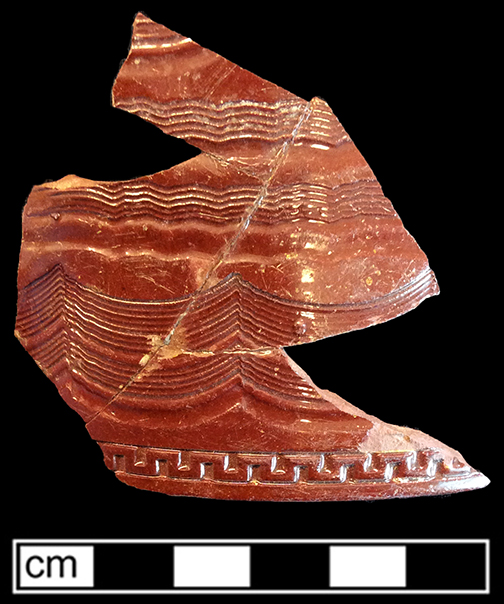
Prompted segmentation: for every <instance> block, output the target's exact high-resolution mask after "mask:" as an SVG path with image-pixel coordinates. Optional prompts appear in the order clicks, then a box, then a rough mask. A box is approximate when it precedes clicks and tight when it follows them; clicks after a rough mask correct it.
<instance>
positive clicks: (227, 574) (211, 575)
mask: <svg viewBox="0 0 504 604" xmlns="http://www.w3.org/2000/svg"><path fill="white" fill-rule="evenodd" d="M173 566H174V569H173V581H174V587H250V547H249V546H242V545H240V546H234V545H233V546H229V545H225V546H222V545H201V546H198V545H176V546H175V547H174V552H173Z"/></svg>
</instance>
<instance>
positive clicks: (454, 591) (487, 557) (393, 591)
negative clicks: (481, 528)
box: [12, 539, 490, 595]
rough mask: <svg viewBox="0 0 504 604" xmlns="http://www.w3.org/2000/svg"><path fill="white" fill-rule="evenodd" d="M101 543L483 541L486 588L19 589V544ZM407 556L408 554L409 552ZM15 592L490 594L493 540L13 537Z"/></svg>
mask: <svg viewBox="0 0 504 604" xmlns="http://www.w3.org/2000/svg"><path fill="white" fill-rule="evenodd" d="M101 543H156V544H160V543H165V544H171V545H184V544H195V545H205V544H223V545H237V544H245V545H254V544H256V543H292V544H299V543H307V544H308V543H321V544H327V545H340V544H345V543H347V544H350V543H351V544H366V545H371V544H393V543H395V544H401V545H408V544H409V543H460V544H462V543H483V544H485V589H451V590H448V589H443V590H428V589H425V590H424V589H421V590H419V589H416V590H415V589H408V588H404V589H402V588H397V589H359V588H356V589H339V588H337V587H333V588H330V589H252V588H249V587H244V588H240V589H234V588H228V589H219V588H216V589H212V588H210V589H207V588H198V589H190V588H189V589H186V588H181V587H178V588H172V589H162V590H160V589H152V590H140V589H139V590H134V589H124V590H122V589H106V590H99V589H94V588H92V587H90V588H87V589H79V588H76V589H64V588H62V589H50V588H45V589H18V588H17V563H18V560H17V546H18V545H25V544H26V545H28V544H34V545H35V544H40V545H50V544H54V545H69V544H75V545H95V544H101ZM406 555H407V554H406ZM12 593H13V594H34V595H35V594H88V595H98V594H99V595H109V594H110V595H114V594H142V595H150V594H153V595H154V594H171V595H173V594H178V595H184V594H188V595H189V594H192V595H195V594H201V595H204V594H314V595H316V594H332V595H338V594H351V595H353V594H356V595H357V594H384V595H395V594H401V595H411V594H425V595H433V594H439V595H451V594H490V539H13V541H12Z"/></svg>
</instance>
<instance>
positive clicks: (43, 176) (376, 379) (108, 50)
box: [2, 2, 502, 572]
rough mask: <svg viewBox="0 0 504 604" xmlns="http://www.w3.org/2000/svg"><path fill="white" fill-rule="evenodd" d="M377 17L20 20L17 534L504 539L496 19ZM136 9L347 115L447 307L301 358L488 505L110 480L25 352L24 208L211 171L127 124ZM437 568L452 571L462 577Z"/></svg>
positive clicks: (8, 468)
mask: <svg viewBox="0 0 504 604" xmlns="http://www.w3.org/2000/svg"><path fill="white" fill-rule="evenodd" d="M381 4H382V3H373V6H376V7H377V8H375V9H374V10H373V11H371V12H368V11H367V10H365V9H364V8H363V7H362V5H361V4H357V3H356V4H355V5H354V7H353V8H352V7H348V6H346V5H345V6H343V5H341V6H340V5H339V3H332V2H331V3H317V4H316V3H312V6H310V5H303V6H301V5H297V4H296V5H294V4H291V3H285V4H284V3H277V2H269V3H264V4H261V5H258V6H257V7H255V8H254V6H255V5H253V4H243V3H238V2H235V3H232V4H228V5H226V4H224V3H219V4H214V3H205V4H204V8H198V7H197V6H196V5H195V4H194V3H184V2H177V3H173V2H159V3H152V2H138V3H137V4H135V5H131V3H128V2H123V3H121V4H119V5H118V6H117V7H114V9H113V10H112V7H111V6H110V5H109V4H107V5H106V6H103V7H102V8H101V9H100V8H96V9H94V8H92V7H91V6H90V5H88V4H87V5H86V8H80V7H79V5H76V6H74V7H72V8H70V5H67V6H69V8H66V9H65V8H62V9H58V10H57V9H55V8H48V9H46V10H43V9H40V10H39V11H34V10H32V9H27V8H25V10H24V12H23V10H21V9H22V6H21V5H19V7H18V9H17V12H16V13H11V14H9V13H7V14H5V15H4V37H3V47H4V53H3V63H4V64H3V72H4V75H3V80H4V82H3V84H4V91H5V92H4V98H3V105H4V112H3V115H4V131H5V133H6V138H5V139H4V141H6V147H7V151H8V160H7V164H6V166H7V168H8V170H7V171H6V173H4V180H5V181H7V184H6V186H5V187H4V189H3V190H4V195H5V197H4V199H3V200H2V201H3V203H2V215H3V218H4V224H3V227H4V228H3V234H4V237H3V239H4V242H5V243H6V244H8V248H7V251H6V252H4V254H5V255H4V266H3V268H4V279H5V281H4V296H6V297H7V298H8V300H9V303H10V304H9V306H8V309H9V310H8V313H7V314H4V315H3V321H2V323H3V324H4V326H6V327H7V332H8V333H7V335H6V336H5V338H4V339H3V343H4V363H3V365H4V374H3V376H4V380H5V382H4V383H5V384H7V383H11V384H13V386H12V390H10V393H9V387H8V386H4V396H3V402H4V406H5V408H6V414H5V416H4V417H5V418H6V419H5V420H4V423H3V436H4V439H6V442H7V443H9V445H8V446H6V448H4V450H3V452H4V455H3V461H4V466H3V467H4V470H3V477H4V497H5V498H6V499H7V500H8V506H9V508H10V516H9V519H11V520H12V522H11V521H10V520H9V522H8V524H9V529H10V533H11V534H10V536H11V537H18V538H46V539H47V538H53V539H55V538H67V537H68V538H89V539H91V538H133V537H144V538H147V537H148V538H156V537H158V538H234V537H235V538H246V539H249V538H250V539H252V538H275V537H278V538H292V539H299V538H325V539H341V538H346V539H352V538H356V539H357V538H359V539H363V538H400V539H403V538H492V537H495V536H496V534H497V524H496V522H497V517H496V514H495V513H494V509H495V508H494V507H493V506H494V504H493V503H492V502H493V501H496V500H497V497H498V495H497V493H496V491H495V489H496V484H497V483H498V481H499V475H498V464H497V463H496V461H497V458H498V456H499V455H500V444H499V439H498V423H497V415H496V414H497V412H498V409H499V407H500V404H501V401H502V394H501V389H499V386H498V384H499V382H500V379H501V376H500V375H499V374H498V365H497V363H498V361H499V356H498V355H501V346H500V345H499V339H500V324H499V319H498V316H499V314H500V308H499V304H498V302H497V301H496V300H498V297H499V296H498V291H499V282H500V281H501V280H502V268H501V267H500V266H499V264H500V262H499V261H498V257H496V256H495V255H494V253H493V252H492V251H491V249H490V242H491V241H495V236H494V235H493V234H492V232H493V230H494V227H497V229H496V231H497V233H496V236H497V237H498V223H499V220H500V218H499V217H498V215H497V209H496V207H497V205H498V204H500V203H501V202H499V201H498V195H497V192H496V189H495V187H496V182H497V181H498V180H499V175H498V172H497V168H496V166H495V163H496V162H494V158H495V154H494V152H493V151H492V150H491V149H492V147H491V144H492V139H493V137H494V136H495V129H496V124H495V122H496V121H497V120H496V118H495V117H493V115H494V114H493V113H492V107H491V105H490V99H491V97H492V96H493V94H494V91H493V88H492V80H491V78H490V77H489V74H491V73H492V72H491V68H492V61H494V60H495V57H494V55H493V54H492V51H491V48H490V46H488V45H487V43H489V42H491V39H490V38H491V35H490V34H489V33H488V35H487V34H486V33H485V32H486V31H487V30H486V27H487V25H489V24H490V23H491V22H492V20H493V19H495V15H494V16H492V15H491V14H489V15H486V16H483V15H481V14H474V13H467V14H466V13H464V12H463V9H462V8H461V7H460V6H461V5H459V7H458V9H457V13H456V14H455V13H451V12H448V11H446V12H444V13H443V12H442V11H440V10H439V9H433V8H429V7H426V6H425V5H416V4H414V3H408V4H404V3H401V4H398V5H397V6H402V7H403V8H402V9H400V10H396V11H386V10H385V9H383V8H378V7H380V5H381ZM23 6H24V5H23ZM280 7H282V8H280ZM296 7H297V8H296ZM404 7H407V8H404ZM139 10H141V11H143V12H145V13H146V14H147V15H148V16H149V17H150V18H151V19H153V20H155V21H158V22H160V23H162V24H164V25H166V26H167V27H169V28H170V29H173V30H175V31H177V32H179V33H181V34H184V35H187V36H189V37H191V38H193V39H194V40H195V41H196V42H198V43H199V44H201V45H202V46H206V47H207V48H210V49H211V50H213V51H215V52H218V53H219V54H221V55H223V56H224V57H226V58H227V59H229V60H231V61H233V62H235V63H237V64H238V65H240V66H242V67H244V68H246V69H249V70H250V71H252V72H254V73H256V74H258V75H259V76H261V77H263V78H265V79H267V80H270V81H272V82H274V83H276V84H278V85H280V86H282V87H283V88H286V89H287V90H289V91H291V92H293V93H295V94H296V95H298V96H300V97H302V98H305V99H307V100H309V99H310V98H311V97H313V96H320V97H322V98H324V99H325V100H326V101H327V102H328V103H329V105H330V106H331V107H332V109H333V111H334V112H335V114H336V115H337V116H338V118H339V119H340V121H341V122H342V124H343V126H344V127H345V129H346V130H347V132H348V133H349V135H350V136H351V138H352V139H353V140H354V142H355V144H356V145H357V147H358V149H359V150H360V151H361V153H362V154H363V155H364V157H365V158H366V160H367V161H368V163H369V164H370V166H371V168H372V170H373V171H374V173H375V175H376V176H377V178H378V180H379V181H380V183H381V185H382V187H383V189H384V192H385V195H386V196H387V197H389V198H390V199H391V201H392V203H393V204H394V207H395V209H396V210H397V212H398V213H399V215H400V216H401V218H402V220H403V222H404V224H405V226H406V228H407V229H408V230H409V231H410V232H411V233H412V235H413V236H414V237H415V239H416V240H417V242H418V243H419V245H420V246H421V248H422V249H423V250H424V251H425V252H426V254H427V256H428V257H429V260H430V265H431V267H432V268H433V270H434V272H435V273H436V276H437V278H438V281H439V284H440V289H441V294H440V296H437V297H434V298H430V299H428V300H427V301H425V302H423V303H422V304H421V305H420V306H419V307H418V308H416V309H415V310H414V311H412V312H410V313H408V314H406V315H404V316H402V317H399V318H397V319H394V320H393V321H391V322H387V323H384V324H382V325H378V326H375V327H373V328H371V329H365V330H362V331H358V332H353V333H349V334H345V335H341V336H338V337H334V338H328V339H326V340H323V341H320V342H316V343H312V344H309V345H304V346H302V347H299V348H296V349H289V353H290V354H292V356H293V357H294V359H295V360H296V361H297V362H298V363H299V364H300V365H301V366H302V367H303V368H304V369H305V370H306V371H307V372H308V373H309V374H310V376H311V377H312V378H313V380H314V381H315V383H316V384H317V385H318V386H320V387H322V388H327V389H330V390H332V391H334V392H337V393H338V394H339V395H340V396H342V397H343V398H345V399H346V400H348V401H349V402H351V403H352V404H354V405H356V406H357V407H358V408H361V409H362V410H364V411H365V412H367V413H370V414H372V415H377V416H378V417H380V418H381V419H382V420H384V421H387V422H390V423H394V424H398V425H406V426H409V427H411V428H418V429H421V430H422V431H424V432H426V433H427V434H430V435H431V436H433V437H435V438H438V439H439V440H441V441H443V442H444V443H446V444H447V445H449V446H451V447H453V448H455V449H457V450H459V451H460V452H461V453H462V455H463V456H464V458H465V459H466V460H467V462H468V463H469V464H471V465H472V466H473V467H475V468H477V469H479V470H481V471H482V472H483V473H485V474H486V475H487V476H488V477H489V478H490V479H491V480H492V481H493V482H492V483H491V484H490V485H489V486H488V487H486V488H485V489H483V490H478V491H473V492H468V493H460V494H455V495H452V496H445V497H422V498H413V499H404V500H390V501H376V502H325V503H315V502H313V503H272V502H229V501H214V500H205V499H196V498H186V497H169V496H165V495H162V494H158V493H150V492H147V491H140V490H137V489H134V488H132V487H127V486H125V485H124V484H122V483H121V482H120V481H118V480H117V479H116V478H115V477H114V475H113V473H112V472H110V471H109V470H107V469H106V468H105V465H104V463H103V459H102V454H101V451H100V449H99V447H98V445H97V444H96V443H95V442H94V441H92V440H91V439H90V437H89V436H88V434H87V431H86V429H85V426H84V423H83V422H82V420H81V419H80V418H79V416H78V415H77V414H76V413H75V412H73V411H72V410H71V409H70V408H68V407H67V406H66V405H65V403H64V402H63V401H62V399H60V397H59V395H58V393H57V391H56V388H55V386H54V385H53V384H52V383H51V382H50V381H49V380H48V379H47V378H46V377H45V376H44V375H43V373H42V372H41V371H40V370H39V369H38V367H37V366H36V364H35V363H34V361H33V360H32V359H31V358H30V357H29V355H28V354H27V353H26V352H25V351H24V349H23V348H22V346H21V345H20V344H19V343H18V342H17V340H16V339H15V338H14V336H13V335H12V334H13V329H14V322H15V303H16V268H17V259H18V251H19V246H20V238H21V211H22V208H23V205H24V203H25V200H26V198H27V196H28V194H29V192H30V190H31V188H32V186H33V185H35V184H40V183H43V182H44V181H47V180H56V179H59V178H62V177H63V176H65V175H66V174H72V173H74V174H77V175H79V176H81V177H85V178H90V179H96V180H118V179H129V178H133V177H137V176H141V175H144V174H150V173H153V172H157V171H159V170H163V169H166V168H168V167H170V166H172V165H175V164H177V163H179V162H181V161H183V160H185V159H187V158H189V157H192V156H194V155H196V154H197V153H198V151H197V150H195V149H193V148H191V147H190V146H189V145H188V144H187V143H185V142H184V141H182V140H178V139H174V138H171V137H168V136H166V135H164V134H163V133H162V132H161V131H160V130H158V129H157V128H155V127H154V126H152V125H150V124H148V123H146V122H144V121H143V120H141V119H140V118H138V117H136V116H133V115H129V114H127V113H125V112H123V111H120V110H117V109H114V108H112V106H111V102H110V92H111V87H112V84H113V81H114V78H115V76H116V74H117V72H118V70H119V67H120V64H121V61H122V60H123V59H124V58H125V57H126V54H127V51H128V47H129V41H130V35H131V26H132V22H133V19H134V16H135V13H136V12H137V11H139ZM494 68H495V65H494ZM4 168H5V164H4ZM5 213H7V216H8V218H6V215H5ZM500 237H501V240H502V235H500ZM494 345H497V348H493V346H494ZM7 351H8V352H7ZM499 365H500V364H499ZM501 371H502V370H501ZM496 386H497V390H496ZM436 564H437V565H445V566H444V567H445V568H446V571H447V572H456V569H452V568H450V564H449V560H438V561H436Z"/></svg>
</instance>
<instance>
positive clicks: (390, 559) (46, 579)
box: [13, 539, 490, 594]
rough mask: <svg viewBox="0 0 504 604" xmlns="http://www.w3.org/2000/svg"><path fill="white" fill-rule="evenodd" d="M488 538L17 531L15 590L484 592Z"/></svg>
mask: <svg viewBox="0 0 504 604" xmlns="http://www.w3.org/2000/svg"><path fill="white" fill-rule="evenodd" d="M489 551H490V542H489V540H484V539H483V540H482V539H474V540H402V541H400V540H369V541H360V540H355V541H351V540H317V539H314V540H309V539H308V540H301V539H300V540H280V539H279V540H275V539H267V540H261V539H257V540H242V539H237V540H219V539H215V540H212V539H208V540H205V539H201V540H176V539H168V540H166V539H165V540H107V539H103V540H79V539H77V540H37V539H33V540H24V539H23V540H14V542H13V562H14V564H13V593H28V592H30V593H90V592H92V593H97V594H98V593H103V594H114V593H146V594H148V593H181V594H183V593H202V592H208V593H243V592H247V593H252V592H254V593H277V594H279V593H310V592H313V593H360V592H362V593H397V592H400V593H405V594H408V593H424V594H427V593H428V594H434V593H440V594H448V593H470V594H474V593H478V594H487V593H490V587H489V585H490V577H489V564H490V560H489V558H490V556H489Z"/></svg>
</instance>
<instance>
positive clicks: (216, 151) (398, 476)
mask: <svg viewBox="0 0 504 604" xmlns="http://www.w3.org/2000/svg"><path fill="white" fill-rule="evenodd" d="M113 103H114V105H115V106H116V107H118V108H122V109H125V110H127V111H130V112H132V113H135V114H137V115H139V116H140V117H142V118H144V119H146V120H148V121H150V122H152V123H154V124H155V125H157V126H158V127H160V128H161V129H162V130H163V131H164V132H165V133H167V134H171V135H174V136H178V137H181V138H184V139H185V140H187V141H188V142H189V143H191V144H193V145H195V146H197V147H198V148H200V149H201V150H202V151H203V153H202V154H201V155H199V156H197V157H195V158H193V159H191V160H189V161H186V162H184V163H182V164H180V165H178V166H175V167H173V168H170V169H167V170H164V171H163V172H160V173H157V174H154V175H151V176H145V177H141V178H137V179H135V180H130V181H122V182H94V181H90V180H86V179H83V178H80V177H76V176H69V177H66V178H64V179H61V180H60V181H56V182H53V183H46V184H44V185H41V186H37V187H35V188H34V189H33V191H32V194H31V195H30V198H29V200H28V203H27V206H26V208H25V212H24V216H23V245H22V251H21V258H20V266H19V282H18V285H19V310H18V319H17V326H16V333H17V335H18V337H19V339H20V341H21V342H22V343H23V345H24V346H25V348H26V349H27V350H28V351H29V352H30V354H32V356H33V357H34V358H35V359H36V361H37V363H38V364H39V366H40V367H41V368H42V369H43V370H44V371H45V373H46V374H47V375H48V376H49V377H50V378H51V379H52V380H53V381H54V382H55V383H56V385H57V386H58V388H59V391H60V393H61V395H62V396H63V398H64V399H65V400H66V402H67V403H68V404H69V405H70V406H71V407H72V408H74V409H75V410H76V411H77V412H78V413H79V414H80V415H81V416H82V418H83V419H84V420H85V421H86V422H87V427H88V430H89V433H90V434H91V436H92V437H93V438H95V439H96V440H97V441H98V442H99V443H100V446H101V447H102V449H103V451H104V455H105V461H106V463H107V465H108V467H110V468H111V469H112V470H114V471H115V472H116V474H117V476H118V477H119V478H120V479H121V480H124V481H125V482H127V483H128V484H132V485H134V486H137V487H140V488H145V489H149V490H156V491H160V492H165V493H172V494H184V495H196V496H203V497H223V498H229V499H268V500H291V499H292V500H306V499H317V500H318V499H368V498H384V497H402V496H416V495H424V494H437V493H444V492H453V491H457V490H466V489H471V488H479V487H481V486H484V485H485V484H486V482H487V479H486V478H485V477H484V476H482V475H481V474H480V473H478V472H476V471H475V470H473V469H472V468H470V466H468V465H467V464H466V463H465V462H464V460H463V459H462V457H461V456H460V454H458V453H457V452H456V451H453V450H451V449H449V448H448V447H445V446H444V445H442V444H441V443H439V442H438V441H436V440H434V439H431V438H430V437H427V436H426V435H424V434H422V433H420V432H418V431H414V430H409V429H407V428H398V427H395V426H390V425H388V424H384V423H382V422H380V420H378V419H377V418H374V417H371V416H368V415H366V414H365V413H363V412H361V411H359V410H358V409H356V408H354V407H353V406H352V405H350V404H349V403H347V402H345V401H343V400H342V399H341V398H339V397H338V396H337V395H334V394H331V393H328V392H326V391H322V390H320V389H319V388H317V387H316V386H315V385H314V384H313V382H312V381H311V380H310V378H309V377H308V376H307V375H306V374H305V373H304V372H303V371H302V370H301V369H300V368H299V367H297V366H296V365H295V364H294V363H293V361H292V360H291V359H289V357H288V356H287V355H286V353H285V352H284V351H283V349H282V347H284V346H289V345H293V344H300V343H303V342H309V341H312V340H315V339H319V338H323V337H327V336H330V335H335V334H338V333H342V332H346V331H351V330H354V329H360V328H363V327H367V326H369V325H373V324H376V323H380V322H383V321H386V320H389V319H392V318H394V317H397V316H398V315H401V314H403V313H404V312H407V311H409V310H411V309H413V308H415V307H416V306H417V305H418V304H419V303H420V302H421V301H422V300H424V299H425V298H427V297H429V296H432V295H435V294H436V293H437V292H438V288H437V283H436V280H435V277H434V275H433V273H432V271H431V270H430V268H429V265H428V262H427V258H426V257H425V254H424V253H423V252H422V251H421V250H420V248H419V247H418V245H417V244H416V242H415V241H414V239H413V238H412V237H411V235H410V234H409V233H408V232H407V231H406V230H405V229H404V227H403V225H402V223H401V221H400V219H399V217H398V216H397V214H396V212H395V211H394V209H393V207H392V205H391V203H390V201H389V200H388V199H386V198H385V197H384V195H383V193H382V191H381V187H380V185H379V184H378V182H377V181H376V178H375V177H374V175H373V173H372V171H371V169H370V168H369V166H368V165H367V163H366V161H365V160H364V158H363V157H362V155H361V154H360V153H359V152H358V150H357V149H356V147H355V145H354V144H353V142H352V141H351V139H350V138H349V136H348V134H347V133H346V132H345V130H344V129H343V127H342V126H341V124H340V123H339V121H338V120H337V118H336V117H335V116H334V114H333V113H332V111H331V110H330V108H329V107H328V106H327V105H326V103H325V102H324V101H322V100H321V99H318V98H315V99H313V100H312V101H310V102H307V101H304V100H302V99H300V98H298V97H295V96H294V95H292V94H290V93H289V92H287V91H285V90H282V89H281V88H279V87H277V86H275V85H273V84H271V83H269V82H265V81H264V80H262V79H261V78H259V77H258V76H255V75H253V74H251V73H249V72H247V71H245V70H243V69H241V68H239V67H238V66H236V65H233V64H231V63H230V62H229V61H227V60H225V59H223V58H222V57H220V56H219V55H216V54H215V53H213V52H211V51H209V50H206V49H203V48H201V47H200V46H199V45H198V44H196V43H195V42H193V41H192V40H189V39H188V38H185V37H183V36H181V35H179V34H176V33H174V32H172V31H170V30H168V29H167V28H165V27H163V26H161V25H158V24H156V23H153V22H152V21H150V20H149V19H147V18H146V17H145V16H143V15H141V14H140V15H138V16H137V18H136V20H135V26H134V31H133V38H132V46H131V49H130V53H129V55H128V58H127V59H126V61H125V62H124V64H123V65H122V67H121V71H120V73H119V75H118V77H117V79H116V82H115V84H114V89H113Z"/></svg>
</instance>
